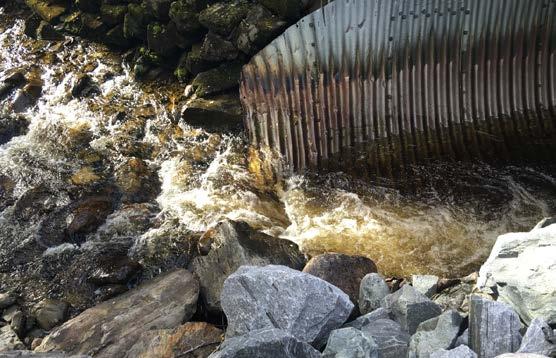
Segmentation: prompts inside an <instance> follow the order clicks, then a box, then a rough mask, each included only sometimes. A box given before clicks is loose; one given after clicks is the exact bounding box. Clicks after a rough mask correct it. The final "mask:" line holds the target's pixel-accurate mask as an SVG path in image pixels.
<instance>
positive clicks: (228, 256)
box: [191, 220, 305, 312]
mask: <svg viewBox="0 0 556 358" xmlns="http://www.w3.org/2000/svg"><path fill="white" fill-rule="evenodd" d="M199 248H200V252H201V254H203V255H205V256H200V257H197V258H195V259H194V261H193V264H192V267H191V268H192V270H193V272H194V273H195V274H196V275H197V276H198V277H199V280H200V282H201V297H202V298H203V302H204V303H205V305H206V307H207V309H208V310H209V311H211V312H219V311H220V310H221V309H222V308H221V303H220V297H221V293H222V287H223V285H224V280H226V278H227V277H228V276H230V275H231V274H232V273H234V272H236V270H237V269H238V268H239V267H240V266H243V265H257V266H265V265H269V264H276V265H284V266H289V267H292V268H294V269H301V268H302V267H303V265H304V263H305V258H304V256H303V255H302V254H301V253H300V252H299V249H298V247H297V245H296V244H294V243H293V242H291V241H287V240H282V239H278V238H274V237H271V236H268V235H265V234H263V233H260V232H257V231H255V230H253V229H251V228H250V227H249V225H248V224H246V223H244V222H235V221H231V220H226V221H222V222H220V223H218V224H217V225H216V226H215V227H214V228H212V229H210V230H209V231H207V232H206V233H205V234H204V235H203V237H201V240H200V243H199Z"/></svg>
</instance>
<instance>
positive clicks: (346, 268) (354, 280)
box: [303, 253, 376, 303]
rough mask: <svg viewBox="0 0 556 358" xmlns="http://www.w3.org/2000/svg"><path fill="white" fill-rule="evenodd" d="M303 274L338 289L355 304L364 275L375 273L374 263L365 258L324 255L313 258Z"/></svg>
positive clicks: (332, 254)
mask: <svg viewBox="0 0 556 358" xmlns="http://www.w3.org/2000/svg"><path fill="white" fill-rule="evenodd" d="M303 272H305V273H308V274H311V275H313V276H316V277H318V278H321V279H323V280H325V281H326V282H329V283H331V284H333V285H334V286H336V287H338V288H339V289H341V290H342V291H344V292H345V293H347V295H348V296H349V298H350V299H351V302H354V303H357V300H358V298H359V286H360V285H361V280H362V279H363V277H365V275H366V274H368V273H371V272H376V265H375V263H374V262H373V261H372V260H371V259H368V258H366V257H362V256H349V255H344V254H336V253H326V254H322V255H318V256H315V257H313V258H312V259H311V260H309V262H308V263H307V265H306V266H305V268H304V269H303Z"/></svg>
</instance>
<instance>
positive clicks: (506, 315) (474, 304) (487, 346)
mask: <svg viewBox="0 0 556 358" xmlns="http://www.w3.org/2000/svg"><path fill="white" fill-rule="evenodd" d="M520 328H521V323H520V321H519V317H518V315H517V314H516V313H515V312H514V311H513V310H512V309H511V308H510V307H509V306H508V305H506V304H504V303H502V302H496V301H489V300H487V299H484V298H482V297H479V296H472V297H471V307H470V311H469V346H470V347H471V349H473V350H474V351H475V352H477V354H478V355H479V357H480V358H492V357H496V356H497V355H499V354H502V353H512V352H515V351H517V350H518V349H519V345H520V343H521V335H520V334H519V330H520Z"/></svg>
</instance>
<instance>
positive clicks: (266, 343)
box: [209, 328, 321, 358]
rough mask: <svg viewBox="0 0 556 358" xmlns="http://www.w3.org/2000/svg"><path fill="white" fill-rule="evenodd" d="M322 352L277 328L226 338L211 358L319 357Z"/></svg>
mask: <svg viewBox="0 0 556 358" xmlns="http://www.w3.org/2000/svg"><path fill="white" fill-rule="evenodd" d="M320 356H321V355H320V352H319V351H317V350H316V349H314V348H313V347H311V346H310V345H309V344H307V343H305V342H301V341H299V340H298V339H296V338H295V337H294V336H292V335H291V334H290V333H288V332H286V331H283V330H281V329H276V328H268V329H260V330H256V331H252V332H250V333H249V334H246V335H243V336H238V337H233V338H230V339H226V340H225V341H224V343H223V344H222V345H221V346H220V349H219V350H218V351H216V352H214V353H213V354H211V355H210V356H209V358H238V357H253V358H255V357H261V358H262V357H280V358H319V357H320Z"/></svg>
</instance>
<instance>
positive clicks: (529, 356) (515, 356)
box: [496, 353, 546, 358]
mask: <svg viewBox="0 0 556 358" xmlns="http://www.w3.org/2000/svg"><path fill="white" fill-rule="evenodd" d="M496 358H546V356H545V355H541V354H534V353H505V354H500V355H499V356H496Z"/></svg>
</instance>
